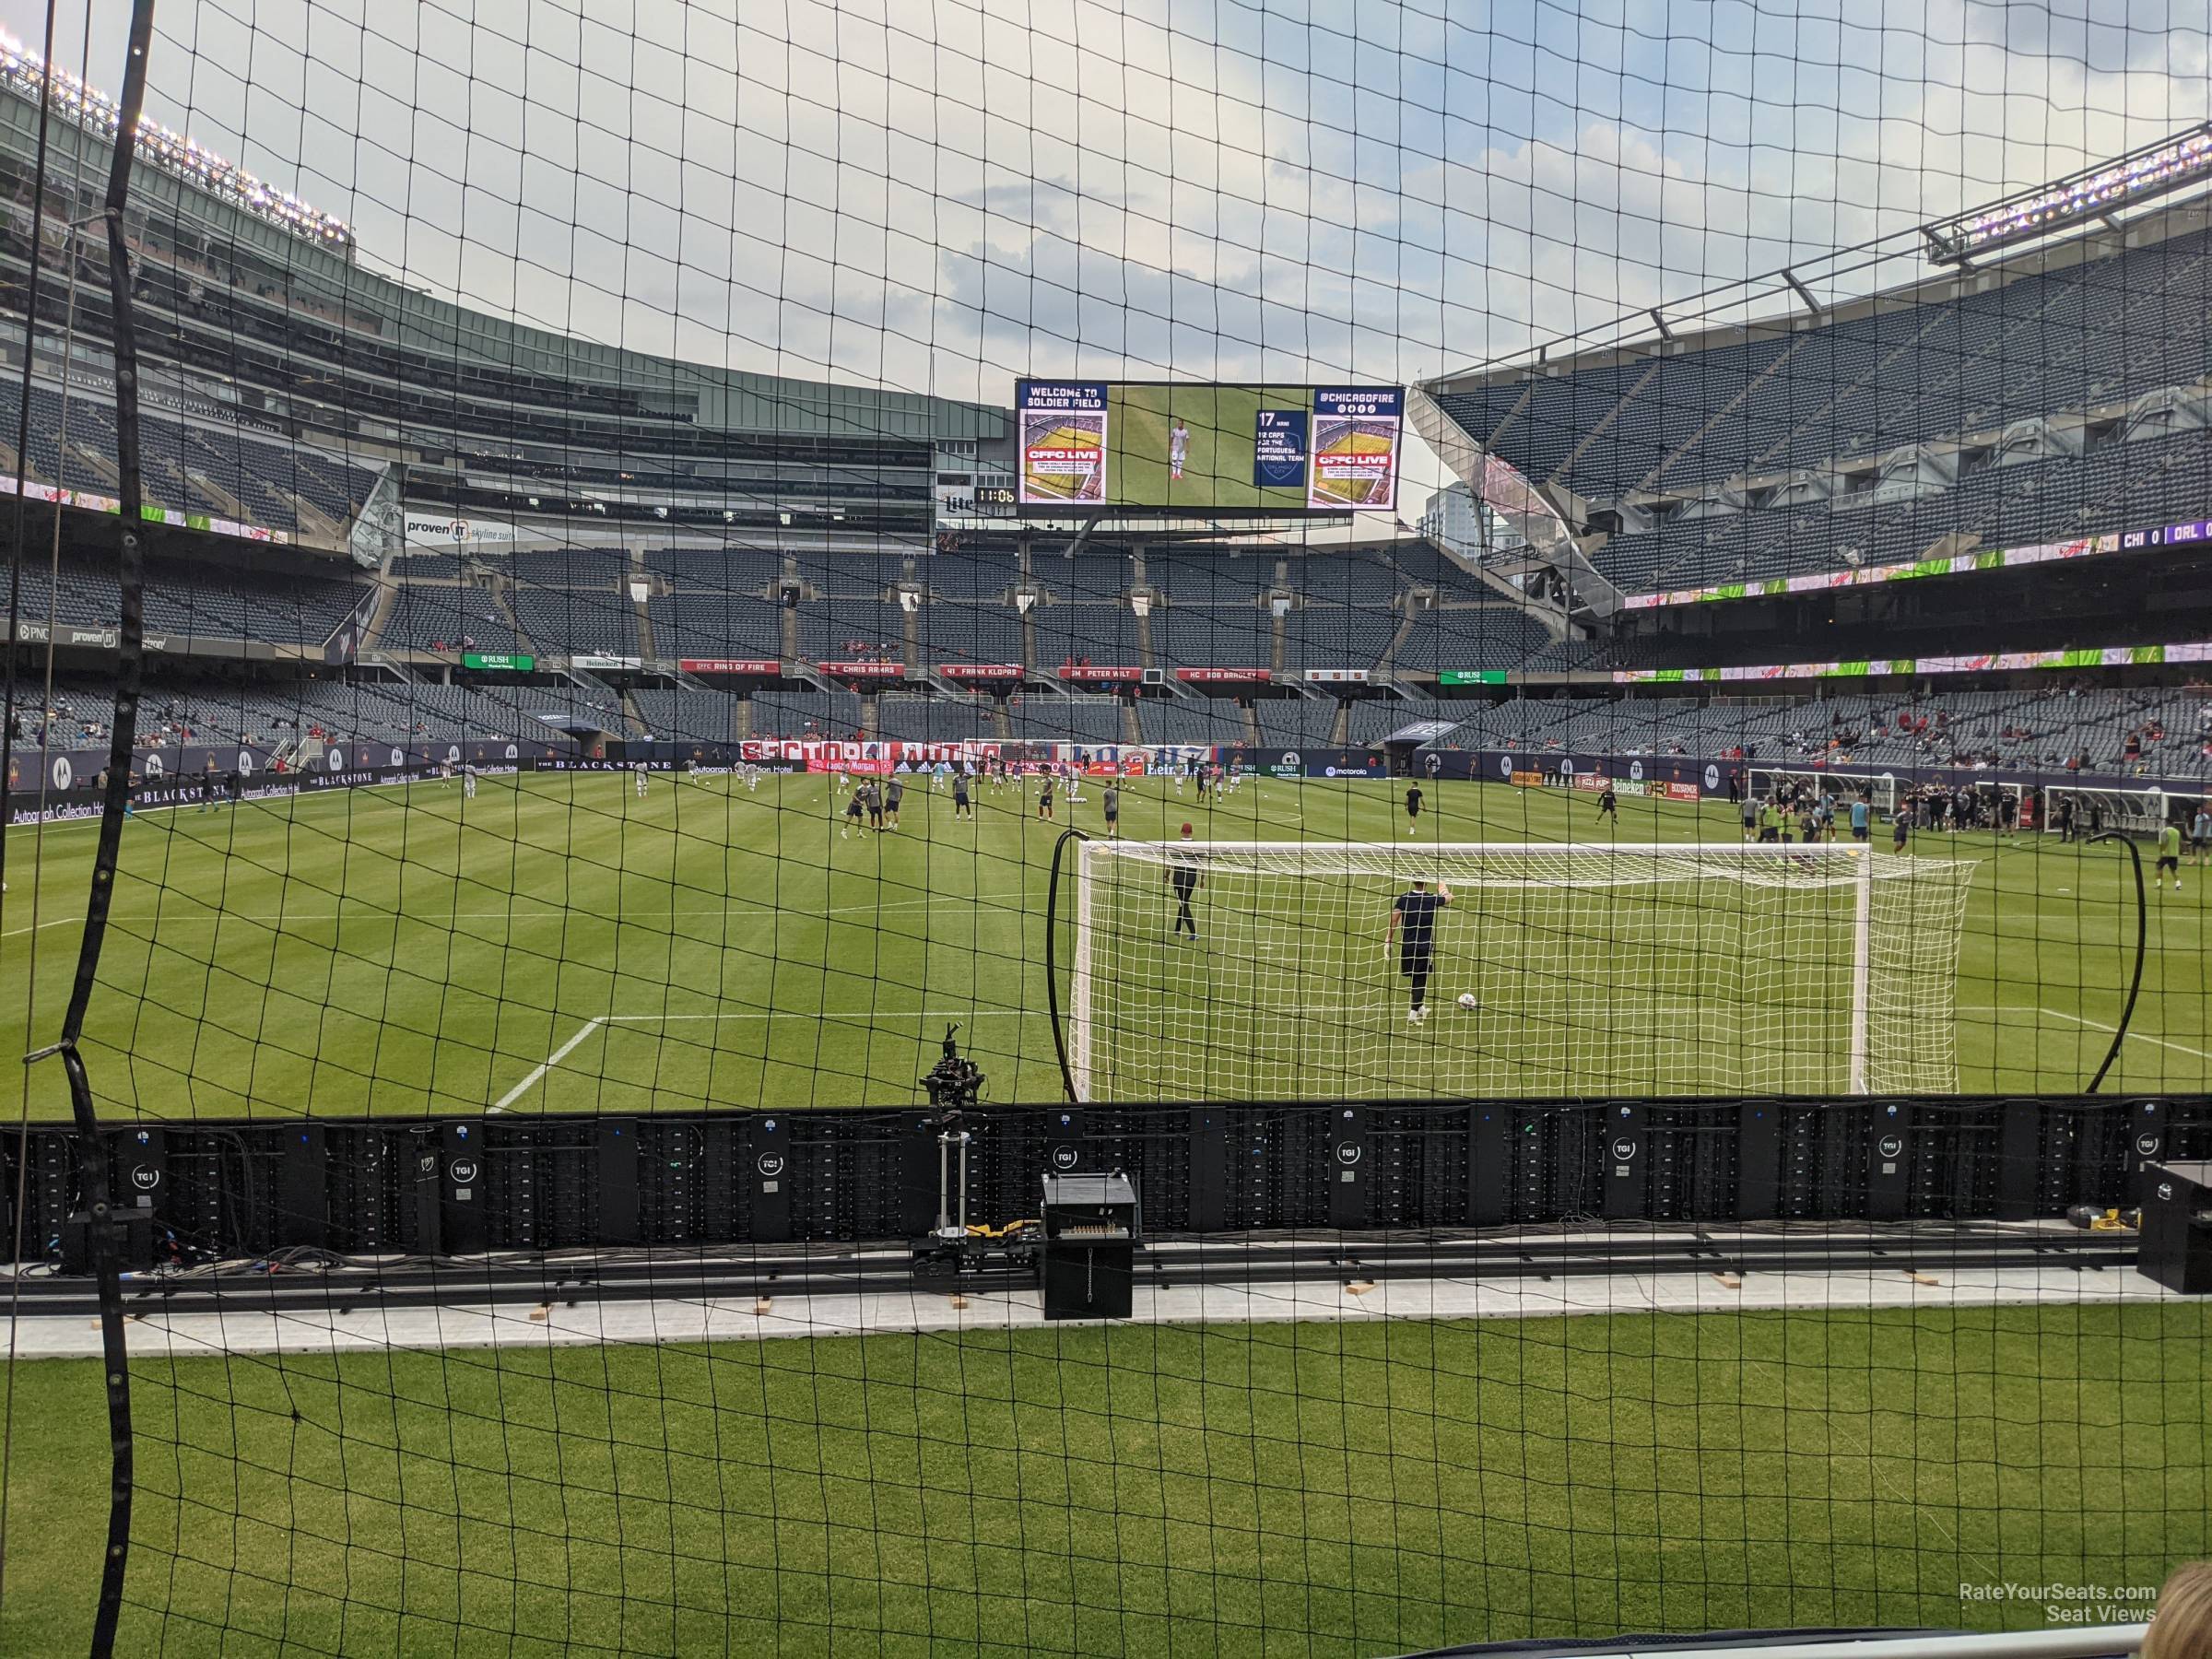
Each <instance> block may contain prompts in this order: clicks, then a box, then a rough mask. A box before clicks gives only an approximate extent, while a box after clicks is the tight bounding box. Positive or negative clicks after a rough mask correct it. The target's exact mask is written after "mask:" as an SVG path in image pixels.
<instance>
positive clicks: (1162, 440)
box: [1107, 384, 1313, 512]
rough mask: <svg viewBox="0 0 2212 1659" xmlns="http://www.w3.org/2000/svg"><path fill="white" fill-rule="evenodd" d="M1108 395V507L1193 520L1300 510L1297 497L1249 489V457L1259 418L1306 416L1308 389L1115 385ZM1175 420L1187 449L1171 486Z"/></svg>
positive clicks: (1298, 493)
mask: <svg viewBox="0 0 2212 1659" xmlns="http://www.w3.org/2000/svg"><path fill="white" fill-rule="evenodd" d="M1110 395H1111V398H1112V402H1111V403H1110V404H1109V405H1108V410H1109V413H1110V415H1111V416H1112V419H1111V421H1110V423H1109V425H1108V427H1107V448H1108V450H1109V452H1110V453H1111V454H1112V464H1111V465H1110V466H1109V467H1108V470H1107V479H1108V483H1107V488H1108V490H1109V491H1110V492H1111V494H1112V498H1113V499H1114V500H1117V501H1124V502H1130V503H1134V504H1136V505H1139V506H1156V507H1171V508H1183V509H1187V510H1188V511H1190V512H1233V511H1235V510H1237V509H1240V508H1260V507H1265V508H1268V509H1271V510H1273V509H1282V508H1289V509H1293V510H1295V511H1299V512H1303V511H1304V510H1305V506H1306V492H1305V491H1304V490H1303V489H1298V488H1290V489H1286V488H1260V487H1259V486H1257V485H1255V484H1253V481H1252V452H1253V433H1254V430H1255V429H1256V420H1257V417H1258V415H1259V412H1260V410H1261V409H1262V408H1264V407H1265V408H1279V409H1306V410H1309V411H1310V410H1311V409H1312V406H1313V393H1312V388H1311V387H1308V386H1209V385H1187V386H1186V385H1176V386H1145V385H1120V384H1117V385H1115V386H1114V387H1113V388H1112V392H1111V394H1110ZM1179 416H1180V417H1181V418H1182V422H1183V424H1184V426H1186V427H1187V428H1189V429H1190V434H1191V449H1190V454H1189V456H1188V457H1187V458H1186V459H1185V461H1184V464H1183V469H1182V477H1181V478H1174V477H1171V476H1170V473H1171V469H1170V467H1169V465H1168V434H1169V431H1170V429H1171V428H1172V427H1173V425H1174V423H1175V420H1176V418H1177V417H1179Z"/></svg>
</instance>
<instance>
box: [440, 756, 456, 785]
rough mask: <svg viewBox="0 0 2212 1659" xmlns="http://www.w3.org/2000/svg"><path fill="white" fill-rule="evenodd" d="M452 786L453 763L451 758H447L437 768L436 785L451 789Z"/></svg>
mask: <svg viewBox="0 0 2212 1659" xmlns="http://www.w3.org/2000/svg"><path fill="white" fill-rule="evenodd" d="M438 787H439V788H441V789H451V788H452V787H453V762H452V761H451V760H448V761H446V762H445V763H444V764H442V765H441V766H440V767H439V768H438Z"/></svg>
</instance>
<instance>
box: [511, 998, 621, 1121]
mask: <svg viewBox="0 0 2212 1659" xmlns="http://www.w3.org/2000/svg"><path fill="white" fill-rule="evenodd" d="M605 1024H606V1016H605V1015H604V1014H602V1015H598V1016H596V1017H594V1018H591V1019H587V1020H585V1021H584V1022H583V1024H582V1027H580V1028H579V1029H578V1030H577V1032H576V1035H575V1036H573V1037H571V1038H570V1039H569V1040H568V1041H566V1042H564V1043H562V1044H561V1045H560V1046H559V1048H557V1049H555V1050H554V1051H553V1053H551V1054H550V1055H548V1056H547V1058H546V1059H545V1060H544V1061H543V1062H542V1063H540V1064H539V1065H534V1066H532V1067H531V1068H530V1075H529V1076H528V1077H524V1079H523V1080H522V1081H521V1082H520V1083H517V1084H516V1085H515V1086H514V1087H513V1088H511V1089H509V1090H508V1091H507V1092H506V1093H505V1094H503V1095H501V1096H500V1100H499V1104H498V1105H496V1106H494V1107H493V1108H492V1111H494V1112H504V1111H506V1110H507V1108H508V1107H510V1106H512V1105H513V1104H514V1103H515V1101H517V1100H520V1099H522V1097H523V1095H524V1092H525V1091H526V1090H527V1089H528V1088H530V1086H531V1085H532V1084H533V1083H535V1082H536V1081H537V1080H538V1079H539V1078H540V1077H544V1076H545V1075H546V1074H547V1072H549V1071H551V1070H552V1069H553V1068H554V1067H555V1066H557V1065H559V1064H560V1063H561V1062H562V1061H563V1060H566V1059H567V1058H568V1057H569V1055H570V1054H571V1053H573V1052H574V1051H575V1048H576V1045H577V1044H578V1043H580V1042H582V1041H583V1040H584V1039H585V1038H586V1037H589V1036H590V1035H591V1034H592V1033H593V1032H594V1031H595V1030H598V1029H599V1028H600V1027H601V1026H603V1025H605Z"/></svg>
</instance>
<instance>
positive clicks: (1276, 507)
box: [1014, 380, 1406, 514]
mask: <svg viewBox="0 0 2212 1659" xmlns="http://www.w3.org/2000/svg"><path fill="white" fill-rule="evenodd" d="M1014 404H1015V420H1016V422H1017V426H1018V441H1019V444H1020V450H1021V453H1020V454H1019V456H1018V472H1019V477H1020V487H1019V494H1020V498H1021V506H1022V508H1023V509H1024V510H1025V511H1027V512H1032V513H1063V514H1064V513H1068V512H1092V511H1100V510H1122V511H1128V512H1190V513H1199V514H1206V513H1304V512H1394V511H1395V510H1396V507H1397V504H1398V446H1399V441H1400V438H1401V433H1402V429H1403V427H1404V424H1405V416H1406V392H1405V388H1404V387H1402V386H1274V385H1214V384H1189V383H1182V382H1175V383H1167V382H1131V381H1045V380H1025V381H1018V382H1015V388H1014Z"/></svg>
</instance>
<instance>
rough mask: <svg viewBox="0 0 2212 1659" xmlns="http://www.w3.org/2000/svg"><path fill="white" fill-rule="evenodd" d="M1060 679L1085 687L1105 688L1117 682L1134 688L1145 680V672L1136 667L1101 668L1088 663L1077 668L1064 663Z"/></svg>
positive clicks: (1071, 664) (1061, 667)
mask: <svg viewBox="0 0 2212 1659" xmlns="http://www.w3.org/2000/svg"><path fill="white" fill-rule="evenodd" d="M1060 677H1061V678H1062V679H1065V680H1074V681H1076V682H1077V684H1078V685H1085V686H1103V685H1108V684H1112V683H1115V682H1119V683H1121V684H1123V685H1129V686H1134V685H1136V684H1137V683H1139V682H1140V681H1141V680H1143V678H1144V677H1145V671H1144V670H1143V669H1142V668H1136V667H1120V666H1116V667H1112V668H1100V667H1098V666H1097V665H1093V664H1088V663H1087V664H1085V665H1083V666H1081V667H1077V665H1075V664H1073V663H1063V664H1061V665H1060Z"/></svg>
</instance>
